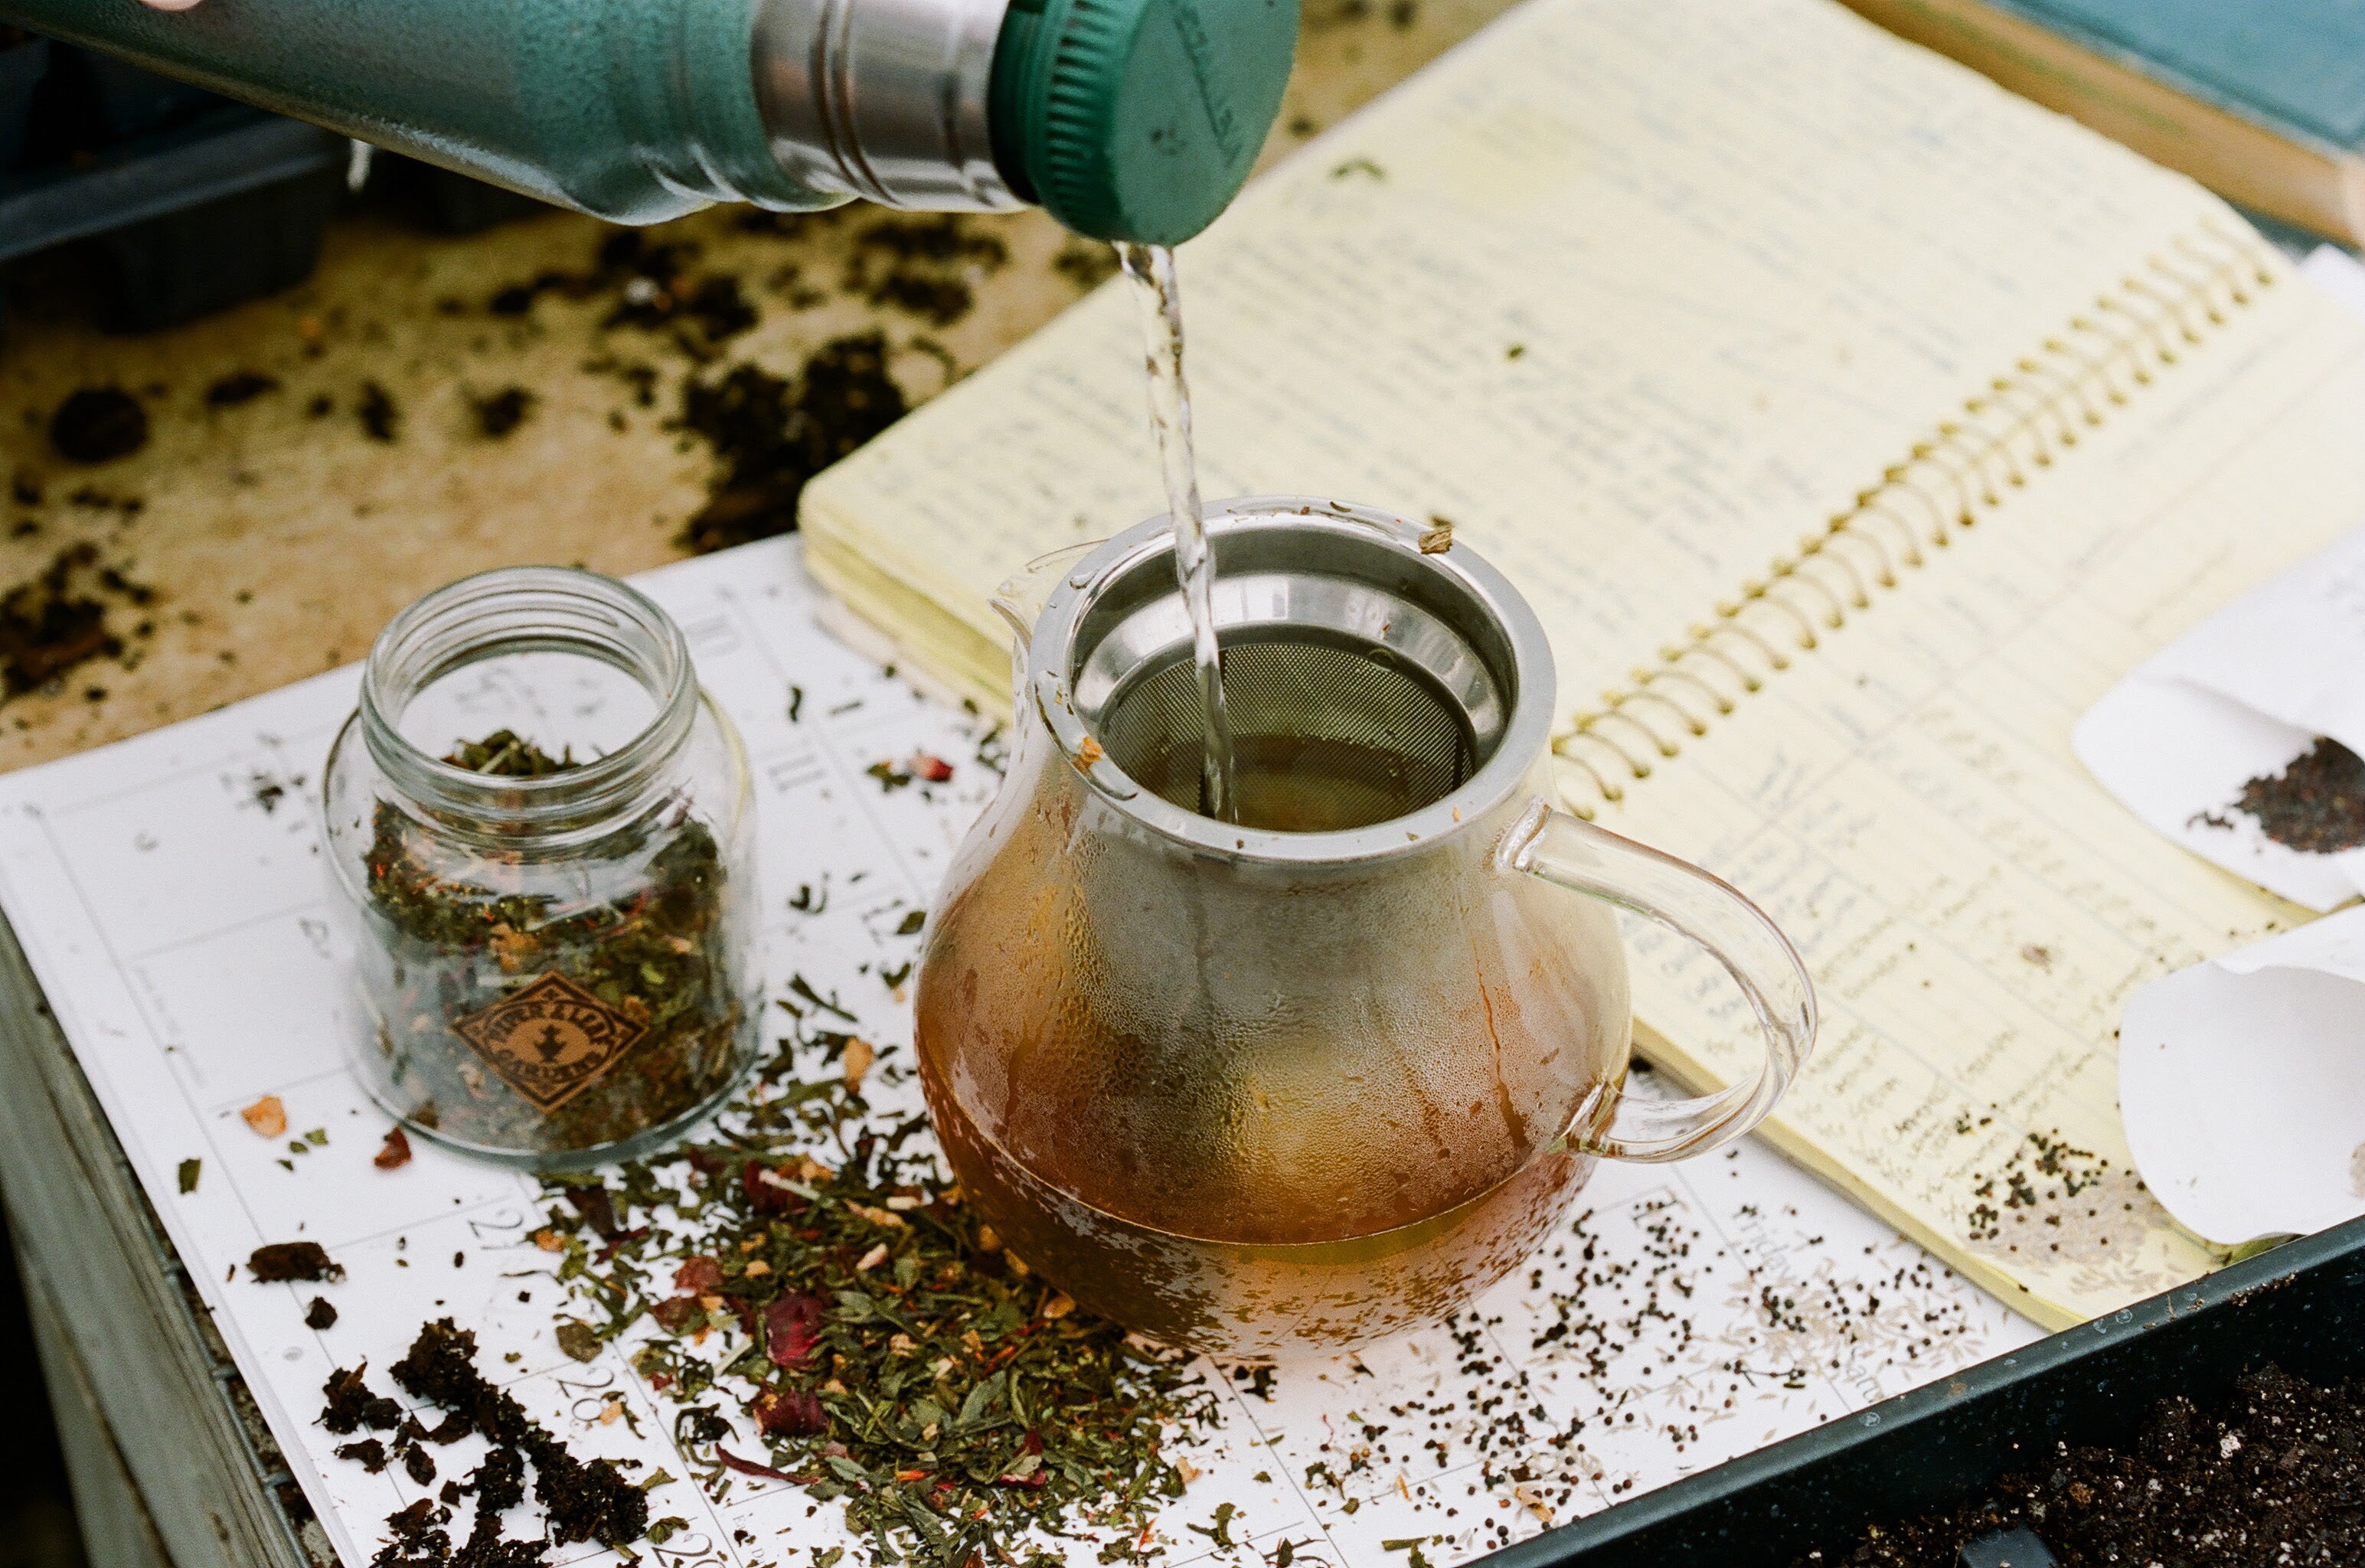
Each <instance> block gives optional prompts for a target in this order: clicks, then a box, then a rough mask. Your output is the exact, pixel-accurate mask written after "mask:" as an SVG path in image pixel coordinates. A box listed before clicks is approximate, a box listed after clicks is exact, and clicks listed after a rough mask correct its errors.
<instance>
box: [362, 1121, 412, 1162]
mask: <svg viewBox="0 0 2365 1568" xmlns="http://www.w3.org/2000/svg"><path fill="white" fill-rule="evenodd" d="M370 1163H371V1164H372V1165H375V1166H376V1167H377V1168H378V1169H379V1170H401V1169H402V1168H403V1167H404V1166H406V1165H408V1164H409V1163H410V1138H409V1135H408V1134H406V1133H405V1132H404V1131H403V1130H402V1129H401V1128H400V1127H388V1128H387V1133H386V1147H385V1148H381V1149H379V1150H378V1151H377V1153H376V1154H375V1155H373V1156H372V1157H371V1158H370Z"/></svg>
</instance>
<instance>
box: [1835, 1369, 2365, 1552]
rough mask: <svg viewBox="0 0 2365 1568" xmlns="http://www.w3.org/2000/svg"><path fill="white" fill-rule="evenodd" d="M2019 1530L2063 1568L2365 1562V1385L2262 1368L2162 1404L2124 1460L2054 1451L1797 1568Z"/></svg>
mask: <svg viewBox="0 0 2365 1568" xmlns="http://www.w3.org/2000/svg"><path fill="white" fill-rule="evenodd" d="M2015 1526H2018V1527H2025V1528H2026V1529H2030V1530H2033V1531H2034V1533H2035V1534H2036V1535H2037V1536H2039V1537H2040V1538H2041V1539H2042V1540H2044V1541H2045V1543H2046V1545H2047V1546H2048V1547H2050V1548H2052V1550H2053V1552H2054V1555H2055V1556H2057V1558H2059V1559H2060V1561H2061V1562H2062V1564H2063V1565H2064V1568H2118V1565H2126V1568H2135V1565H2139V1564H2149V1563H2159V1564H2177V1565H2179V1568H2201V1565H2202V1564H2216V1563H2229V1564H2230V1563H2245V1564H2247V1563H2306V1562H2337V1563H2353V1562H2365V1385H2360V1384H2359V1383H2356V1382H2354V1381H2350V1382H2344V1383H2340V1384H2339V1385H2337V1386H2326V1385H2324V1384H2321V1383H2309V1382H2306V1381H2304V1380H2303V1379H2300V1378H2296V1377H2292V1376H2291V1375H2290V1374H2288V1373H2286V1372H2281V1370H2279V1369H2277V1368H2275V1367H2272V1366H2270V1367H2268V1368H2267V1369H2266V1370H2265V1371H2263V1372H2256V1373H2252V1374H2248V1375H2246V1376H2245V1377H2244V1378H2243V1379H2242V1380H2241V1382H2240V1383H2238V1384H2236V1389H2235V1392H2234V1394H2233V1395H2232V1396H2231V1397H2230V1398H2228V1399H2227V1400H2225V1402H2223V1403H2222V1404H2219V1405H2215V1406H2211V1407H2210V1408H2207V1409H2203V1408H2202V1407H2200V1406H2196V1405H2194V1404H2193V1403H2192V1402H2191V1400H2189V1399H2182V1398H2178V1399H2170V1400H2164V1401H2162V1402H2161V1404H2160V1405H2159V1406H2158V1408H2157V1409H2156V1410H2155V1411H2154V1413H2153V1415H2152V1418H2151V1421H2150V1423H2149V1424H2148V1425H2147V1426H2146V1427H2145V1428H2144V1430H2143V1433H2142V1435H2141V1436H2140V1437H2139V1438H2137V1439H2135V1442H2134V1443H2132V1444H2130V1445H2128V1446H2127V1447H2125V1448H2074V1449H2073V1448H2070V1447H2068V1446H2067V1445H2059V1444H2057V1445H2056V1447H2055V1450H2054V1453H2053V1456H2052V1458H2051V1460H2050V1461H2049V1462H2044V1461H2039V1462H2034V1463H2033V1464H2032V1465H2031V1467H2030V1468H2029V1469H2027V1470H2025V1471H2022V1472H2018V1473H2012V1474H2008V1475H2005V1476H2003V1477H2001V1478H2000V1479H1999V1480H1998V1481H1997V1482H1996V1483H1995V1485H1994V1488H1993V1490H1992V1491H1991V1492H1990V1494H1989V1495H1988V1497H1987V1499H1986V1500H1985V1501H1983V1502H1980V1503H1977V1504H1973V1505H1970V1506H1965V1507H1957V1508H1951V1509H1947V1510H1945V1511H1943V1512H1939V1513H1933V1514H1925V1515H1922V1516H1921V1517H1920V1518H1912V1519H1907V1520H1904V1521H1902V1522H1900V1523H1894V1524H1884V1525H1881V1526H1879V1527H1877V1529H1873V1530H1871V1531H1868V1532H1867V1533H1866V1536H1865V1538H1864V1539H1863V1540H1859V1541H1857V1542H1856V1543H1855V1545H1854V1546H1852V1547H1848V1548H1844V1549H1840V1550H1837V1551H1817V1552H1813V1553H1810V1555H1808V1556H1806V1557H1803V1558H1800V1559H1799V1560H1798V1562H1799V1568H1827V1565H1828V1568H1956V1561H1957V1554H1958V1553H1959V1552H1960V1551H1961V1550H1962V1547H1963V1544H1964V1542H1966V1541H1967V1540H1972V1539H1974V1538H1975V1537H1978V1536H1982V1535H1985V1534H1987V1533H1989V1532H1990V1531H1991V1530H1996V1529H2011V1528H2012V1527H2015Z"/></svg>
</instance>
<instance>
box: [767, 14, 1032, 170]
mask: <svg viewBox="0 0 2365 1568" xmlns="http://www.w3.org/2000/svg"><path fill="white" fill-rule="evenodd" d="M1009 4H1010V0H757V10H756V20H755V38H754V50H753V54H754V62H755V82H756V103H757V108H758V110H759V111H760V112H761V114H762V116H763V120H764V128H765V131H766V133H767V135H768V138H769V140H770V142H771V148H772V154H773V156H774V157H776V158H777V159H779V164H780V167H781V169H782V170H783V171H785V172H786V173H787V174H789V175H790V177H791V178H793V179H795V180H797V181H799V182H801V183H802V184H804V185H808V186H810V187H811V188H812V189H813V190H814V191H816V192H819V193H821V194H823V195H825V196H844V197H847V198H852V197H856V196H861V197H864V198H867V199H868V200H870V201H875V202H880V203H882V204H884V205H886V206H889V207H909V208H914V209H920V210H926V211H936V212H943V211H969V212H999V211H1007V210H1009V209H1011V208H1014V207H1024V206H1026V203H1025V202H1024V201H1022V200H1020V199H1019V197H1018V196H1016V195H1015V194H1014V193H1013V192H1012V190H1011V188H1010V186H1009V185H1008V183H1007V182H1006V181H1004V180H1003V176H1002V173H1001V171H1000V170H999V169H998V168H997V167H995V164H994V161H993V146H992V130H991V126H990V123H989V120H988V111H987V94H988V90H989V87H990V85H991V84H992V76H993V51H994V45H995V42H996V40H997V39H999V37H1000V35H1001V32H1002V21H1003V14H1004V13H1005V12H1006V11H1007V10H1008V8H1009Z"/></svg>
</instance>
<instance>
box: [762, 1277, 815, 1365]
mask: <svg viewBox="0 0 2365 1568" xmlns="http://www.w3.org/2000/svg"><path fill="white" fill-rule="evenodd" d="M828 1320H829V1307H828V1305H827V1304H826V1303H824V1301H823V1300H822V1299H821V1297H819V1296H817V1295H813V1294H808V1293H806V1292H802V1291H796V1292H791V1293H790V1294H787V1295H784V1296H782V1297H781V1298H780V1299H779V1300H778V1301H776V1302H774V1303H773V1304H772V1305H769V1306H768V1307H766V1308H765V1309H764V1353H765V1354H766V1355H767V1356H768V1357H770V1358H771V1361H772V1364H773V1365H774V1366H776V1367H788V1368H790V1369H791V1370H794V1371H802V1370H803V1369H804V1368H806V1367H807V1366H809V1365H811V1364H812V1361H813V1350H814V1347H816V1346H818V1345H819V1344H820V1343H821V1331H822V1328H823V1326H824V1324H826V1323H827V1322H828Z"/></svg>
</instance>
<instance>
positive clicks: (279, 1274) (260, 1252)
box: [246, 1241, 345, 1284]
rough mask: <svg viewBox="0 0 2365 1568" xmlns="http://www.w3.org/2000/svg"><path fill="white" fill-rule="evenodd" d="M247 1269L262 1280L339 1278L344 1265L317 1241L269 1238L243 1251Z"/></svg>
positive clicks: (272, 1281)
mask: <svg viewBox="0 0 2365 1568" xmlns="http://www.w3.org/2000/svg"><path fill="white" fill-rule="evenodd" d="M246 1269H247V1272H249V1273H251V1274H252V1275H253V1276H254V1277H255V1279H256V1280H258V1281H260V1282H263V1283H264V1284H279V1283H283V1282H288V1281H293V1280H304V1281H320V1280H342V1279H343V1278H344V1277H345V1269H344V1265H343V1264H342V1263H339V1262H336V1261H334V1260H331V1258H330V1257H329V1254H328V1252H327V1250H326V1249H323V1248H322V1247H321V1245H320V1244H319V1242H317V1241H273V1242H267V1243H265V1244H264V1245H263V1246H261V1247H258V1248H256V1249H254V1250H253V1251H252V1253H250V1254H248V1255H247V1260H246Z"/></svg>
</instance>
